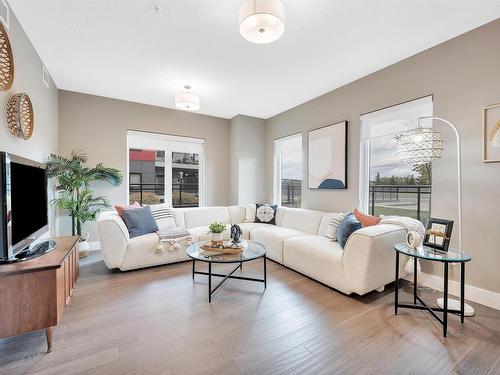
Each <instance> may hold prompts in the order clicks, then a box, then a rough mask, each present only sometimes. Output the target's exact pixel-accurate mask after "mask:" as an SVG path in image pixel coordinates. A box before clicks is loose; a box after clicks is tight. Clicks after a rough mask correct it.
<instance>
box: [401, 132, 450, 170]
mask: <svg viewBox="0 0 500 375" xmlns="http://www.w3.org/2000/svg"><path fill="white" fill-rule="evenodd" d="M395 138H396V141H397V142H398V151H397V155H398V158H399V160H401V161H402V162H403V163H406V164H411V165H415V164H426V163H429V162H431V161H433V160H436V159H440V158H441V157H442V156H443V140H442V139H441V133H440V132H436V131H433V130H432V129H427V128H417V129H413V130H410V131H407V132H405V133H402V134H398V135H396V136H395Z"/></svg>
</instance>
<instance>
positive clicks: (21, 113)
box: [6, 93, 35, 139]
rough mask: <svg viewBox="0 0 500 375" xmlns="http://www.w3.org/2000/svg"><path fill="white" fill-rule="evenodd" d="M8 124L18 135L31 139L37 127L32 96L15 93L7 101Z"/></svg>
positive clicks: (12, 131)
mask: <svg viewBox="0 0 500 375" xmlns="http://www.w3.org/2000/svg"><path fill="white" fill-rule="evenodd" d="M6 114H7V126H8V127H9V130H10V132H11V133H12V134H14V135H15V136H16V137H19V138H23V139H29V138H30V137H31V135H32V134H33V128H34V127H35V117H34V114H33V106H32V104H31V99H30V97H29V96H28V95H27V94H25V93H21V94H15V95H12V97H11V98H10V99H9V101H8V102H7V113H6Z"/></svg>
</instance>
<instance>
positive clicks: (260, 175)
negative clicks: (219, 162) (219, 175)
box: [230, 115, 266, 205]
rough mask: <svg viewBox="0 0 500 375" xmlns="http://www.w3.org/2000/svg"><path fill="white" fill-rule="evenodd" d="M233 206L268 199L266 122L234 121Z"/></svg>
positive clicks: (232, 141) (245, 119) (242, 118)
mask: <svg viewBox="0 0 500 375" xmlns="http://www.w3.org/2000/svg"><path fill="white" fill-rule="evenodd" d="M230 124H231V130H230V139H231V146H230V150H231V204H242V205H245V204H247V203H250V202H254V203H255V202H264V201H265V199H266V184H265V183H264V181H265V178H266V173H265V166H266V164H265V163H266V158H265V151H266V147H265V135H266V127H265V121H264V120H263V119H260V118H256V117H249V116H243V115H238V116H236V117H234V118H232V119H231V121H230Z"/></svg>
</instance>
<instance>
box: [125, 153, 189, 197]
mask: <svg viewBox="0 0 500 375" xmlns="http://www.w3.org/2000/svg"><path fill="white" fill-rule="evenodd" d="M166 156H167V157H166ZM165 174H167V176H168V177H169V178H165ZM170 177H171V178H170ZM165 192H168V193H169V194H165ZM166 197H167V198H166ZM170 199H171V202H170ZM166 200H168V201H167V202H166ZM129 201H130V203H133V202H139V203H140V204H158V203H167V204H170V203H171V204H172V206H173V207H197V206H198V205H199V157H198V154H188V153H180V152H168V151H167V152H166V151H162V150H144V149H130V150H129Z"/></svg>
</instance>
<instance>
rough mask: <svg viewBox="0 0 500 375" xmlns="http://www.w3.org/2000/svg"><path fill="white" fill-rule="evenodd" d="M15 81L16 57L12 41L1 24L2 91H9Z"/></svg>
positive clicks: (0, 87) (0, 72)
mask: <svg viewBox="0 0 500 375" xmlns="http://www.w3.org/2000/svg"><path fill="white" fill-rule="evenodd" d="M13 81H14V57H13V56H12V48H10V41H9V36H8V35H7V32H6V31H5V28H4V27H3V24H2V22H0V90H1V91H7V90H9V89H10V88H11V87H12V82H13Z"/></svg>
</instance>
